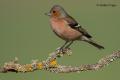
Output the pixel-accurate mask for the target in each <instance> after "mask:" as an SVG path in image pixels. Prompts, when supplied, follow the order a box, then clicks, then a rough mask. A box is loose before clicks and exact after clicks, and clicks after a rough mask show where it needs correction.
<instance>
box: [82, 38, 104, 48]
mask: <svg viewBox="0 0 120 80" xmlns="http://www.w3.org/2000/svg"><path fill="white" fill-rule="evenodd" d="M83 41H85V42H87V43H89V44H91V45H93V46H94V47H96V48H98V49H104V47H103V46H101V45H99V44H97V43H96V42H95V41H93V40H91V39H89V38H87V37H86V38H84V39H83Z"/></svg>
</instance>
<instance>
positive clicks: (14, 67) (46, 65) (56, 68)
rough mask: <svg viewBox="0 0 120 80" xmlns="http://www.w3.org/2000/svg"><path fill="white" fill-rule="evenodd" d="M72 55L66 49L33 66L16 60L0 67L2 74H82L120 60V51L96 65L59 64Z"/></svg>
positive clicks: (36, 62)
mask: <svg viewBox="0 0 120 80" xmlns="http://www.w3.org/2000/svg"><path fill="white" fill-rule="evenodd" d="M66 53H67V54H68V55H70V54H71V51H70V49H65V50H64V51H63V52H62V53H61V52H60V51H59V50H56V51H55V52H53V53H51V54H50V55H49V57H48V58H47V59H46V60H45V61H38V60H33V61H32V63H31V64H25V65H22V64H19V63H18V59H17V58H15V60H13V61H9V62H6V63H4V65H3V66H1V67H0V72H1V73H6V72H33V71H35V70H47V71H50V72H55V73H70V72H81V71H89V70H93V71H95V70H98V69H101V68H103V67H105V66H107V65H108V64H110V63H111V62H113V61H115V60H116V59H118V58H120V51H116V52H113V53H112V54H110V55H108V56H105V57H103V58H101V59H100V60H99V61H98V62H97V63H95V64H83V65H80V66H75V67H73V66H64V65H60V64H58V63H57V60H56V59H57V57H60V56H62V55H64V54H66Z"/></svg>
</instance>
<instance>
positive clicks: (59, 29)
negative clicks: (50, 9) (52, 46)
mask: <svg viewBox="0 0 120 80" xmlns="http://www.w3.org/2000/svg"><path fill="white" fill-rule="evenodd" d="M50 24H51V28H52V30H53V31H54V32H55V33H56V34H57V36H59V37H60V38H62V39H64V40H76V39H78V38H79V37H80V36H81V35H82V34H81V33H80V32H79V31H77V30H74V29H72V28H71V27H70V26H69V25H68V24H67V22H66V21H65V20H64V19H56V18H51V19H50Z"/></svg>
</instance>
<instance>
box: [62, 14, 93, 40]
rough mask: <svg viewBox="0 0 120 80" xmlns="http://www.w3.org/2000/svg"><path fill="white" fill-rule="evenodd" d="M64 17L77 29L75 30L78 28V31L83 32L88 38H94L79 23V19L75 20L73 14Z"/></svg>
mask: <svg viewBox="0 0 120 80" xmlns="http://www.w3.org/2000/svg"><path fill="white" fill-rule="evenodd" d="M64 19H65V20H66V21H67V23H68V25H69V26H70V27H71V28H73V29H75V30H78V31H79V32H81V33H82V34H83V35H84V36H86V37H88V38H92V36H91V35H90V34H89V33H88V32H87V31H86V30H85V29H84V28H82V26H81V25H79V24H78V23H77V21H75V19H74V18H72V17H71V16H68V17H65V18H64Z"/></svg>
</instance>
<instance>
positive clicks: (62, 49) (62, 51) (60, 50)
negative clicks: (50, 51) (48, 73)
mask: <svg viewBox="0 0 120 80" xmlns="http://www.w3.org/2000/svg"><path fill="white" fill-rule="evenodd" d="M68 42H69V41H66V42H65V43H64V44H63V45H62V46H61V47H60V48H58V49H57V50H59V52H60V53H64V49H65V48H64V47H65V45H66V44H67V43H68Z"/></svg>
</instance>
